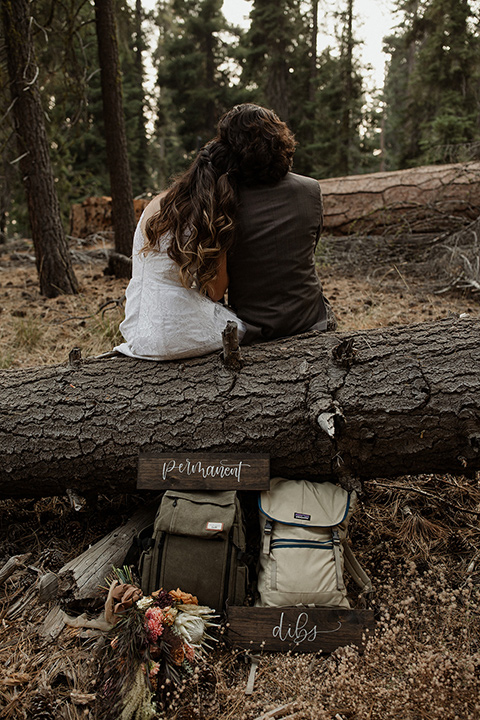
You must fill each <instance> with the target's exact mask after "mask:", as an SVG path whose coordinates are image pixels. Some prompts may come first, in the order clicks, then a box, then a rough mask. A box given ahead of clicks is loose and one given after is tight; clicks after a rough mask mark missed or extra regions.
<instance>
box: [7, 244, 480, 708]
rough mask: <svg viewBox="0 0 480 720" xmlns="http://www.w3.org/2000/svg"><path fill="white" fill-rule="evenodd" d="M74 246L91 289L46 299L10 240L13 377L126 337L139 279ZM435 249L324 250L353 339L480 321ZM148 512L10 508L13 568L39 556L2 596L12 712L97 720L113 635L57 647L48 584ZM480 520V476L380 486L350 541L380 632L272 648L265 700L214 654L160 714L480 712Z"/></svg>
mask: <svg viewBox="0 0 480 720" xmlns="http://www.w3.org/2000/svg"><path fill="white" fill-rule="evenodd" d="M422 248H423V246H422ZM72 249H73V250H74V251H75V253H76V255H75V257H76V260H77V262H76V263H75V272H76V274H77V277H78V279H79V281H80V285H81V293H80V294H79V295H77V296H62V297H59V298H55V299H46V298H43V297H41V296H40V294H39V292H38V287H37V277H36V271H35V265H34V260H33V251H32V248H31V244H30V243H29V242H28V241H15V242H14V243H11V244H8V245H6V246H0V339H1V343H0V368H3V369H9V368H25V367H29V366H38V365H42V364H53V363H62V362H65V361H66V360H67V357H68V354H69V352H70V350H71V349H72V348H74V347H80V348H81V349H82V354H83V357H87V356H90V355H96V354H99V353H101V352H105V351H107V350H110V349H111V348H112V347H113V345H114V344H115V343H116V342H117V341H118V340H119V339H120V336H119V334H118V324H119V322H120V320H121V318H122V314H123V301H122V298H123V294H124V291H125V287H126V281H124V280H117V279H115V278H112V277H109V276H106V275H104V274H103V268H104V266H105V265H106V262H105V254H104V248H103V247H102V246H98V245H96V246H93V247H92V246H91V247H86V246H82V247H77V246H76V247H74V248H72ZM427 255H428V258H431V257H432V253H431V248H429V250H428V253H427V254H425V252H424V251H423V249H422V250H421V251H420V250H419V245H418V243H416V242H413V241H412V239H411V238H402V237H398V238H394V239H392V238H381V237H377V238H346V239H345V238H339V239H324V240H322V242H321V245H320V248H319V251H318V253H317V259H318V269H319V274H320V277H321V279H322V283H323V285H324V291H325V294H326V296H327V297H328V298H329V300H330V302H331V304H332V307H333V309H334V311H335V313H336V315H337V318H338V321H339V329H340V330H346V331H347V330H355V329H363V328H375V327H381V326H386V325H389V326H394V325H404V324H410V323H415V322H423V321H426V320H437V319H441V318H443V317H446V316H448V315H450V314H461V313H468V314H470V315H472V316H478V315H479V312H480V302H479V301H480V293H478V294H475V293H472V292H470V291H469V290H464V291H459V290H458V289H457V290H455V291H453V290H448V291H445V289H446V288H447V287H448V286H450V285H451V282H450V279H451V278H449V277H448V275H449V272H448V269H447V271H444V270H445V269H442V270H441V271H439V270H438V267H437V266H436V265H435V264H432V263H431V262H427V260H425V258H427ZM433 255H435V251H434V253H433ZM428 258H427V259H428ZM451 272H452V277H453V276H454V275H455V272H454V271H453V270H452V271H451ZM138 502H139V498H138V497H127V496H118V497H107V496H103V495H100V496H99V498H98V501H97V503H96V504H95V506H92V507H88V506H87V507H84V508H83V510H82V511H80V512H77V511H76V510H75V509H74V508H73V507H72V506H71V505H70V503H69V501H68V499H67V498H66V497H58V498H46V499H41V500H38V499H37V500H28V499H25V500H17V501H13V500H4V501H0V570H1V567H2V565H3V563H4V562H6V561H7V560H8V558H10V557H12V556H14V555H21V554H23V553H27V552H28V553H31V556H30V557H29V559H28V561H27V563H26V565H24V566H20V567H19V569H18V570H17V571H16V572H15V573H14V574H13V575H11V576H10V577H9V578H8V580H6V581H5V582H4V583H3V585H2V586H1V587H0V615H1V620H2V622H1V624H0V664H1V667H2V670H1V672H0V717H2V718H6V719H7V718H8V719H17V718H38V719H39V720H41V719H43V720H50V718H52V719H53V718H55V719H57V718H65V719H67V718H68V719H69V720H70V719H71V720H73V719H75V720H78V719H80V718H94V717H96V714H95V692H96V685H95V679H96V672H97V668H98V653H97V649H98V642H99V640H98V637H95V636H92V635H91V634H90V635H89V634H88V633H86V632H85V631H81V630H79V629H73V628H69V629H64V630H63V631H62V633H61V634H60V635H59V636H58V638H56V639H55V640H54V641H50V642H47V641H46V640H45V639H43V638H42V637H41V636H40V635H39V634H38V631H39V630H40V628H41V626H42V623H43V621H44V619H45V616H46V614H47V612H48V609H49V606H48V605H47V606H44V605H40V604H39V602H38V599H37V596H36V593H37V590H36V587H37V581H38V577H39V575H41V574H42V573H44V572H47V571H52V572H55V571H57V570H58V569H59V568H60V567H61V566H62V565H63V564H64V563H65V562H67V561H68V560H70V559H71V558H73V557H75V556H76V555H78V554H79V553H80V552H82V551H83V550H84V549H86V548H87V547H88V546H89V545H90V544H92V543H94V542H96V541H97V540H98V539H100V538H101V537H103V536H104V535H105V534H106V533H108V532H109V531H110V530H112V529H114V528H115V527H117V526H118V525H119V524H121V523H122V522H123V521H124V520H125V519H126V518H127V517H128V516H129V514H131V512H132V509H133V508H134V507H135V505H136V504H137V503H138ZM479 518H480V478H479V477H478V476H477V477H474V478H467V477H453V476H447V475H445V476H440V475H435V476H431V475H422V476H417V477H403V478H399V479H398V480H396V481H395V483H394V484H393V485H392V484H391V483H390V485H389V484H388V483H387V482H385V483H382V479H381V478H377V479H375V480H372V481H370V482H367V483H365V487H364V493H363V496H362V505H361V508H360V510H359V512H358V514H357V517H356V518H355V519H354V521H353V523H352V528H351V537H352V542H353V547H354V549H355V552H356V554H357V556H358V557H359V559H360V560H361V562H362V564H363V565H364V567H365V568H366V569H367V571H368V572H369V574H370V575H371V576H372V578H373V581H374V585H375V587H376V596H375V600H374V605H373V606H374V607H375V608H376V609H377V611H378V626H377V627H378V629H377V632H376V633H375V635H374V637H372V638H371V639H370V640H368V642H367V644H366V647H365V651H364V653H363V654H359V652H358V651H357V649H356V648H353V647H351V648H343V649H339V650H337V651H336V652H334V653H333V654H331V655H330V656H327V657H325V656H321V655H318V656H314V655H299V656H295V655H290V654H287V655H281V654H276V655H274V654H265V655H264V657H263V658H262V662H261V664H260V667H259V670H258V673H257V680H256V684H255V690H254V693H253V695H252V696H246V695H245V694H244V689H245V684H246V679H247V674H248V669H249V668H248V665H246V664H245V663H244V662H243V661H242V658H241V656H239V655H238V654H237V653H232V652H231V651H229V650H228V649H225V648H223V647H221V646H220V647H219V649H218V650H216V651H215V652H214V653H212V654H211V656H210V657H209V658H208V659H207V664H208V672H207V673H206V674H205V672H203V671H202V672H203V674H200V676H199V677H200V681H197V682H196V683H191V684H190V685H187V687H186V688H185V689H184V691H183V692H182V693H181V694H180V695H179V696H178V697H177V698H175V699H174V701H173V702H172V704H171V705H170V706H169V707H168V708H167V709H165V710H163V711H162V713H160V714H159V715H158V717H162V718H168V720H193V719H194V718H195V719H197V720H258V719H259V718H263V717H265V715H266V714H267V713H270V715H269V716H268V717H269V718H275V717H280V716H282V714H283V715H284V716H285V713H287V716H288V718H291V719H292V720H293V719H294V720H397V719H400V718H401V720H440V719H441V720H454V719H455V718H458V720H470V719H471V720H474V719H476V718H478V717H479V716H480V692H479V691H480V622H479V620H480V612H479V607H480V603H479V600H480V526H479ZM184 589H185V590H187V591H188V588H184ZM202 678H203V679H204V681H202ZM197 680H198V678H197ZM283 705H287V706H288V707H287V709H286V710H285V711H283V710H278V712H276V711H277V709H278V708H281V707H282V706H283ZM112 720H114V719H113V718H112Z"/></svg>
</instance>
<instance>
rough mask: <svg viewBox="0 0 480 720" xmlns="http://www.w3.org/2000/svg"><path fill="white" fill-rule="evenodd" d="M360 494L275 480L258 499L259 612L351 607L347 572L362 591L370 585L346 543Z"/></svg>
mask: <svg viewBox="0 0 480 720" xmlns="http://www.w3.org/2000/svg"><path fill="white" fill-rule="evenodd" d="M356 504H357V495H356V493H355V492H354V491H353V492H351V493H348V492H347V491H346V490H343V489H342V488H341V487H338V486H336V485H333V484H332V483H328V482H326V483H313V482H308V481H306V480H285V479H283V478H273V479H272V480H271V482H270V490H268V491H264V492H261V493H260V495H259V512H260V527H261V535H262V547H261V548H260V559H259V571H258V583H257V589H258V599H257V602H256V605H257V606H260V607H284V606H289V605H290V606H291V605H314V606H317V607H344V608H349V607H350V603H349V601H348V599H347V592H346V589H345V583H344V580H343V570H344V567H345V568H346V569H347V570H348V572H349V573H350V575H351V576H352V577H353V579H354V580H355V581H356V582H357V584H358V585H359V586H360V587H361V589H362V594H368V593H370V592H371V591H372V583H371V581H370V579H369V578H368V576H367V575H366V574H365V572H364V571H363V569H362V568H361V566H360V565H359V563H358V561H357V560H356V558H355V556H354V555H353V552H352V551H351V550H350V548H349V546H348V545H347V543H346V537H347V526H348V522H349V520H350V518H351V516H352V514H353V512H354V510H355V507H356Z"/></svg>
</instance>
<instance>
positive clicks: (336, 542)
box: [332, 527, 345, 592]
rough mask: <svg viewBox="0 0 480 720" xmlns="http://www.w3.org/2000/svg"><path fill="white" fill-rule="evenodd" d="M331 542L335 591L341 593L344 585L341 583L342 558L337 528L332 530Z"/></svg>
mask: <svg viewBox="0 0 480 720" xmlns="http://www.w3.org/2000/svg"><path fill="white" fill-rule="evenodd" d="M332 541H333V557H334V559H335V574H336V576H337V590H339V591H340V592H343V591H344V590H345V583H344V582H343V573H342V558H341V554H340V547H341V541H340V533H339V532H338V528H337V527H333V528H332Z"/></svg>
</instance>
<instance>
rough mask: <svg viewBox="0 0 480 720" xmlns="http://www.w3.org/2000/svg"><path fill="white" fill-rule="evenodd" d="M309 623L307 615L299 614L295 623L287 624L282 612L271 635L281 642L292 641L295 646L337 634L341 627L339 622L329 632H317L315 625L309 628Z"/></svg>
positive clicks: (304, 613)
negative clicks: (319, 637) (319, 636)
mask: <svg viewBox="0 0 480 720" xmlns="http://www.w3.org/2000/svg"><path fill="white" fill-rule="evenodd" d="M309 622H310V619H309V617H308V613H306V612H301V613H300V614H299V615H298V616H297V619H296V621H295V623H292V622H290V623H287V622H285V613H284V612H282V614H281V615H280V622H279V623H278V625H275V627H274V628H273V630H272V635H273V637H274V638H278V639H279V640H281V641H282V642H286V641H287V640H293V642H294V643H295V645H300V643H303V642H313V641H314V640H315V639H316V638H317V635H324V634H326V633H334V632H338V631H339V630H340V628H341V627H342V623H341V622H340V621H339V620H338V621H337V627H336V628H332V629H331V630H319V628H318V627H317V626H316V625H312V626H311V627H310V628H309V627H308V625H309Z"/></svg>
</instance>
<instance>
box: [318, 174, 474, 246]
mask: <svg viewBox="0 0 480 720" xmlns="http://www.w3.org/2000/svg"><path fill="white" fill-rule="evenodd" d="M320 186H321V188H322V192H323V200H324V210H325V222H324V224H325V230H326V231H328V232H332V233H338V234H346V233H357V234H358V233H378V232H386V231H393V230H395V231H399V230H401V231H404V232H435V233H440V232H441V231H442V230H451V229H452V228H453V229H456V225H455V224H456V223H457V224H459V223H461V222H462V221H463V222H465V219H467V220H475V219H476V218H477V217H478V216H479V215H480V163H479V162H470V163H455V164H451V165H426V166H424V167H418V168H411V169H410V170H396V171H394V172H378V173H369V174H366V175H350V176H349V177H341V178H329V179H327V180H320Z"/></svg>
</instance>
